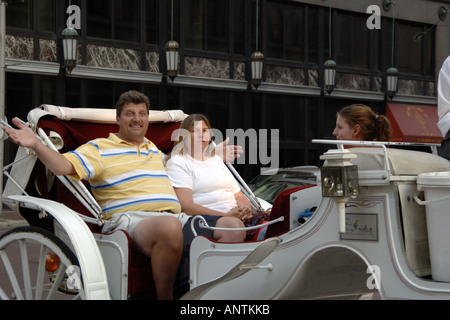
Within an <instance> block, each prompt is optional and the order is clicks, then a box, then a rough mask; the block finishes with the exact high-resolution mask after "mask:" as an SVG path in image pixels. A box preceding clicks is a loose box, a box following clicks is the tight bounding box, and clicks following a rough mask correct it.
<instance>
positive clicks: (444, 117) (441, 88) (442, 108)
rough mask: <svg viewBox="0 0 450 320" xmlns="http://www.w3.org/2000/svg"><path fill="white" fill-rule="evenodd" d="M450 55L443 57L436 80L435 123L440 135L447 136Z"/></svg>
mask: <svg viewBox="0 0 450 320" xmlns="http://www.w3.org/2000/svg"><path fill="white" fill-rule="evenodd" d="M449 85H450V56H449V57H447V59H445V61H444V63H443V64H442V68H441V70H440V71H439V80H438V116H439V121H438V123H437V125H438V127H439V129H440V130H441V133H442V136H443V137H444V138H446V137H447V134H448V133H449V130H450V87H449Z"/></svg>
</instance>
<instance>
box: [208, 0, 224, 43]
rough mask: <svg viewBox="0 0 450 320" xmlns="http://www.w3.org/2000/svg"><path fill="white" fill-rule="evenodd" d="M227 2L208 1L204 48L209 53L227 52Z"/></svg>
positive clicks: (221, 0)
mask: <svg viewBox="0 0 450 320" xmlns="http://www.w3.org/2000/svg"><path fill="white" fill-rule="evenodd" d="M227 3H228V1H227V0H208V1H207V12H206V14H207V16H206V21H207V22H206V43H207V44H206V46H207V48H206V49H207V50H209V51H220V52H228V5H227Z"/></svg>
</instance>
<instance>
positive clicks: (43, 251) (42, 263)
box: [35, 244, 47, 300]
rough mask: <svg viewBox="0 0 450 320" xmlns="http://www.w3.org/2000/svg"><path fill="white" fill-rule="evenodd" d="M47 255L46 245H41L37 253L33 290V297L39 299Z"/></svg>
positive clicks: (42, 286)
mask: <svg viewBox="0 0 450 320" xmlns="http://www.w3.org/2000/svg"><path fill="white" fill-rule="evenodd" d="M46 256H47V246H45V245H43V244H42V245H41V251H40V254H39V266H38V273H37V279H36V292H35V295H36V296H35V299H36V300H41V299H42V292H43V290H44V276H45V258H46Z"/></svg>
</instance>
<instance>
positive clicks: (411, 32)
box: [395, 21, 434, 76]
mask: <svg viewBox="0 0 450 320" xmlns="http://www.w3.org/2000/svg"><path fill="white" fill-rule="evenodd" d="M396 28H397V32H396V39H395V41H396V43H395V50H397V54H396V57H397V60H396V63H397V64H398V70H399V72H402V73H410V74H417V75H427V76H433V75H434V59H433V54H432V52H433V48H434V28H433V29H430V28H429V27H427V26H421V25H415V24H411V23H407V22H403V21H399V22H398V23H397V24H396ZM424 31H427V32H424Z"/></svg>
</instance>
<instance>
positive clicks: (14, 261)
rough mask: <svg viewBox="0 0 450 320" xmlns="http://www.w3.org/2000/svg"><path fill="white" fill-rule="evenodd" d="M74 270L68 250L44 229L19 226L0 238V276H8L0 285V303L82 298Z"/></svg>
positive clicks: (76, 268) (74, 264) (78, 278)
mask: <svg viewBox="0 0 450 320" xmlns="http://www.w3.org/2000/svg"><path fill="white" fill-rule="evenodd" d="M13 265H14V266H15V265H19V266H21V267H17V268H16V269H14V268H13ZM77 271H79V267H78V259H77V258H76V256H75V255H74V254H73V252H72V250H71V249H70V248H69V247H68V246H67V245H66V244H65V243H64V242H63V241H62V240H61V239H59V238H58V237H56V236H55V235H54V234H53V233H51V232H49V231H47V230H44V229H41V228H37V227H20V228H15V229H13V230H11V231H8V232H6V233H5V234H3V235H2V236H1V237H0V273H1V274H6V275H7V276H8V277H9V283H8V281H7V279H4V280H3V281H2V282H1V285H0V299H2V300H9V299H17V300H23V299H27V300H41V299H48V300H53V299H73V298H75V299H79V298H84V291H83V289H82V286H81V284H80V283H81V280H80V279H81V276H80V275H79V272H77ZM2 277H3V276H2ZM3 278H4V277H3ZM4 282H6V284H3V283H4Z"/></svg>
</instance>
